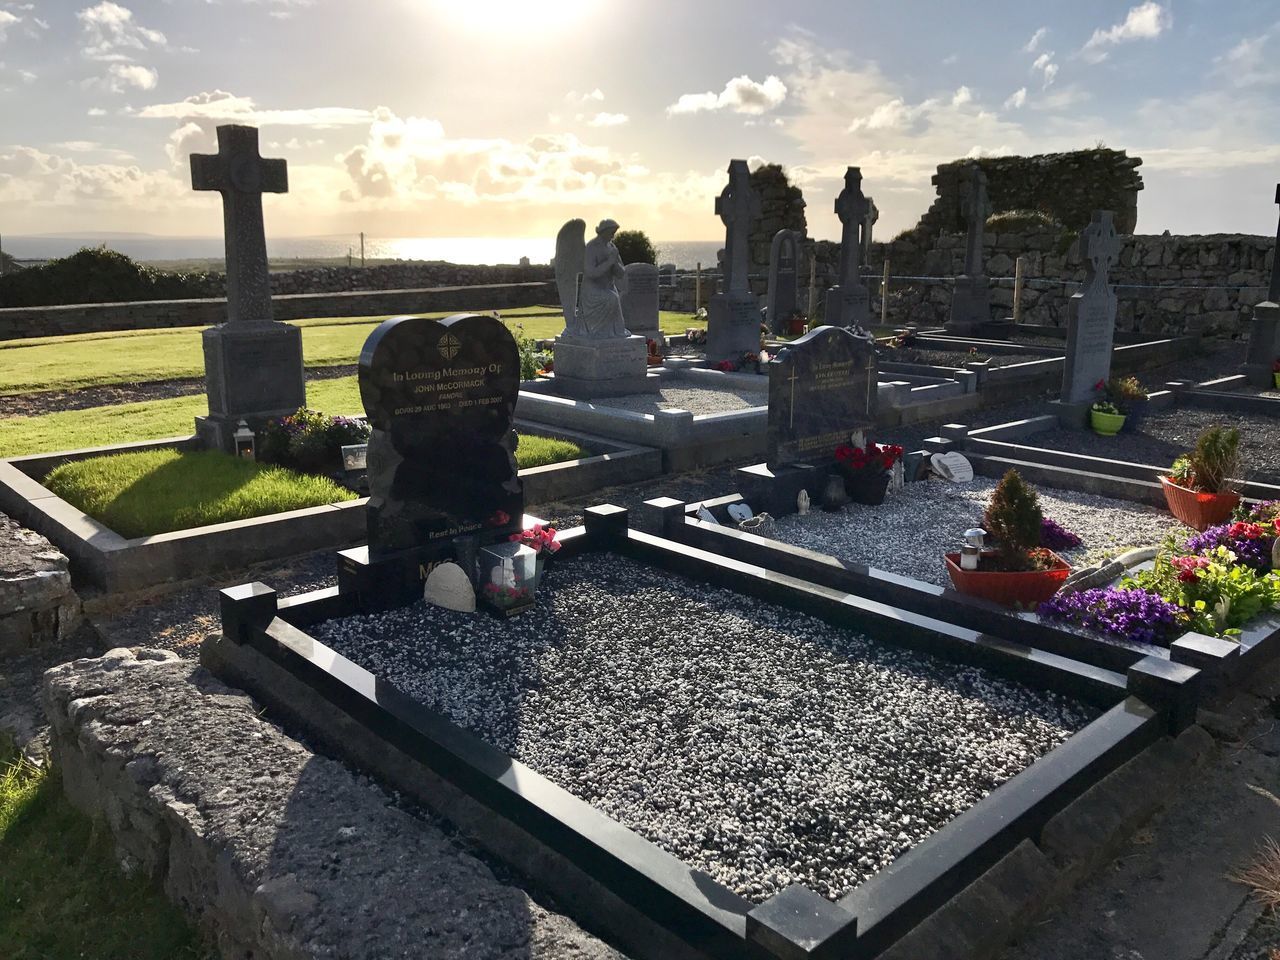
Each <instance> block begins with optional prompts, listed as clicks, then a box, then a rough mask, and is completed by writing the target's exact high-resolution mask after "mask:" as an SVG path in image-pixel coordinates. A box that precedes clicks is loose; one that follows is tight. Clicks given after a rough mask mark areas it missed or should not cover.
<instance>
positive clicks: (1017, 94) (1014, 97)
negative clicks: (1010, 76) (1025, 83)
mask: <svg viewBox="0 0 1280 960" xmlns="http://www.w3.org/2000/svg"><path fill="white" fill-rule="evenodd" d="M1026 102H1027V88H1026V87H1019V88H1018V89H1017V90H1015V91H1013V93H1011V94H1009V97H1008V99H1007V100H1005V102H1004V108H1005V109H1006V110H1009V109H1014V110H1016V109H1018V108H1019V107H1021V106H1022V105H1023V104H1024V103H1026Z"/></svg>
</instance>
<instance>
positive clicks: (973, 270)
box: [946, 163, 991, 333]
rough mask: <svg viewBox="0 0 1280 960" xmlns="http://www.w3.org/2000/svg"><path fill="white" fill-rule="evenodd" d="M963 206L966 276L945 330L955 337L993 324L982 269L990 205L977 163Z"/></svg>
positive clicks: (970, 173) (968, 180) (971, 171)
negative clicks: (965, 226)
mask: <svg viewBox="0 0 1280 960" xmlns="http://www.w3.org/2000/svg"><path fill="white" fill-rule="evenodd" d="M960 206H961V210H962V211H963V213H964V216H965V221H966V223H967V224H968V233H967V235H966V237H965V253H964V274H963V275H962V276H960V277H957V278H956V283H955V289H954V291H953V293H952V296H951V316H950V318H949V319H948V320H947V324H946V327H947V329H948V330H949V331H951V332H953V333H972V332H975V331H976V330H977V329H978V328H980V327H981V326H983V325H984V324H988V323H990V322H991V290H990V284H989V282H988V280H987V276H986V274H985V273H984V272H983V265H982V233H983V229H984V228H985V226H986V222H987V217H988V216H989V215H990V213H991V204H990V202H989V201H988V199H987V175H986V174H985V173H983V172H982V168H981V167H980V166H978V164H976V163H971V164H969V165H968V167H967V168H966V170H965V188H964V194H963V196H962V197H961V198H960Z"/></svg>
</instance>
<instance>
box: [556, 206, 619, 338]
mask: <svg viewBox="0 0 1280 960" xmlns="http://www.w3.org/2000/svg"><path fill="white" fill-rule="evenodd" d="M586 232H587V225H586V223H585V222H583V221H582V220H570V221H569V222H568V223H566V224H565V225H564V226H563V227H561V228H560V233H559V234H558V235H557V236H556V261H555V263H556V285H557V286H558V287H559V290H560V304H561V306H562V307H563V308H564V332H565V335H567V336H570V337H585V338H588V339H592V340H606V339H609V338H611V337H627V336H630V334H629V333H628V332H627V328H626V325H625V324H624V323H623V320H622V301H621V300H620V299H619V298H618V288H617V284H618V283H619V282H622V283H623V284H624V285H625V282H626V276H627V274H626V270H625V269H624V268H623V266H622V257H621V255H620V254H619V253H618V248H617V247H615V246H614V245H613V236H614V234H615V233H617V232H618V224H617V222H616V221H614V220H601V221H600V225H599V226H597V227H596V235H595V237H594V238H593V239H592V240H591V242H590V243H584V239H585V237H586ZM624 289H625V286H624Z"/></svg>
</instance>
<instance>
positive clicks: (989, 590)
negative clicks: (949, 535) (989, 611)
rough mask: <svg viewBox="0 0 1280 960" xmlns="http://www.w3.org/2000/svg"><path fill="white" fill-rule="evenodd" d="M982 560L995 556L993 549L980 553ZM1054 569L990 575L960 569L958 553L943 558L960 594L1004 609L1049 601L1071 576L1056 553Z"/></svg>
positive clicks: (1066, 566)
mask: <svg viewBox="0 0 1280 960" xmlns="http://www.w3.org/2000/svg"><path fill="white" fill-rule="evenodd" d="M982 555H983V556H984V557H991V556H995V551H994V550H986V551H983V554H982ZM1053 559H1054V560H1055V561H1057V564H1058V565H1057V566H1056V567H1054V568H1053V569H1052V570H1026V571H1022V572H1020V573H993V572H990V571H983V570H962V569H961V568H960V554H958V553H948V554H947V555H946V561H947V573H949V574H950V575H951V582H952V583H953V584H955V588H956V589H957V590H959V591H960V592H961V593H967V594H969V596H971V597H981V598H982V599H983V600H990V601H991V602H992V603H998V604H1000V605H1001V606H1005V607H1018V606H1022V607H1028V606H1034V605H1035V604H1037V603H1043V602H1044V601H1045V600H1048V599H1049V598H1050V597H1052V596H1053V595H1054V594H1055V593H1057V592H1058V589H1059V588H1060V587H1061V586H1062V584H1063V583H1064V582H1066V579H1067V577H1069V576H1071V565H1070V564H1069V563H1067V562H1066V561H1065V560H1063V559H1062V558H1061V557H1060V556H1058V555H1057V554H1056V553H1055V554H1054V555H1053Z"/></svg>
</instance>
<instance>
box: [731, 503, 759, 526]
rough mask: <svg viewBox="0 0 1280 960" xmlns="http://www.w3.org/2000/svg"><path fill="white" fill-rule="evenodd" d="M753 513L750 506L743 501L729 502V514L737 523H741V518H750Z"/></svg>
mask: <svg viewBox="0 0 1280 960" xmlns="http://www.w3.org/2000/svg"><path fill="white" fill-rule="evenodd" d="M754 515H755V514H753V513H752V511H751V508H750V507H749V506H747V504H745V503H731V504H729V516H731V517H733V519H734V520H736V521H737V522H738V523H741V522H742V521H743V520H750V519H751V518H752V517H753V516H754Z"/></svg>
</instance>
